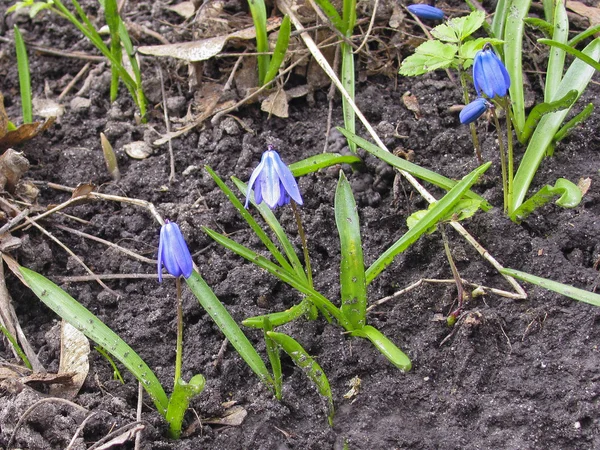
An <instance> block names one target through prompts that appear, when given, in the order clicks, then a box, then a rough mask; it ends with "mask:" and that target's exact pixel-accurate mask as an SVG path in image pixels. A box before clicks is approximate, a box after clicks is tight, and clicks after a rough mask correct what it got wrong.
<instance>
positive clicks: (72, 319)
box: [19, 267, 169, 416]
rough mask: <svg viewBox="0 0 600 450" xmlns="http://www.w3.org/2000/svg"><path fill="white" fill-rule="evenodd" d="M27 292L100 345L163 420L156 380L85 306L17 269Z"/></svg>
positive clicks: (162, 394) (164, 399)
mask: <svg viewBox="0 0 600 450" xmlns="http://www.w3.org/2000/svg"><path fill="white" fill-rule="evenodd" d="M19 271H20V272H21V274H22V275H23V278H24V279H25V283H27V286H28V287H29V289H31V290H32V291H33V293H34V294H35V295H36V296H37V297H38V298H39V299H40V300H41V301H42V302H43V303H44V304H45V305H46V306H48V308H50V309H51V310H52V311H54V312H55V313H56V314H58V315H59V316H60V317H62V318H63V319H64V320H65V321H66V322H68V323H70V324H71V325H73V326H74V327H75V328H77V329H78V330H79V331H81V332H82V333H83V334H85V335H86V336H87V337H88V338H89V339H91V340H92V341H94V342H96V343H98V344H100V345H101V346H102V347H104V348H105V349H106V351H107V352H109V353H110V354H111V355H113V356H114V357H115V358H116V359H118V360H119V361H120V362H121V364H123V365H124V366H125V367H126V368H127V369H128V370H129V371H130V372H131V373H132V374H133V376H135V378H137V380H138V381H140V383H142V386H144V389H146V392H148V395H150V398H152V401H153V402H154V405H155V406H156V409H157V410H158V412H159V413H160V414H161V415H162V416H165V415H166V413H167V406H168V404H169V400H168V398H167V395H166V394H165V391H164V390H163V387H162V386H161V384H160V382H159V381H158V378H156V375H155V374H154V372H152V370H151V369H150V368H149V367H148V365H147V364H146V363H145V362H144V360H143V359H142V358H140V357H139V355H138V354H137V353H136V352H135V351H133V349H132V348H131V347H130V346H129V345H127V343H125V341H123V339H121V338H120V337H119V336H118V335H117V334H116V333H115V332H114V331H112V330H111V329H110V328H108V327H107V326H106V325H105V324H104V323H103V322H102V321H101V320H100V319H98V318H97V317H96V316H95V315H94V314H92V313H91V312H90V311H89V310H88V309H87V308H86V307H85V306H83V305H82V304H81V303H79V302H77V300H75V299H74V298H73V297H71V296H70V295H69V294H67V293H66V292H65V291H63V290H62V289H61V288H59V287H58V286H57V285H56V284H54V283H53V282H52V281H50V280H49V279H47V278H46V277H44V276H42V275H40V274H39V273H36V272H34V271H33V270H29V269H27V268H25V267H19Z"/></svg>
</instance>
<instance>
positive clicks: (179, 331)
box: [175, 277, 183, 385]
mask: <svg viewBox="0 0 600 450" xmlns="http://www.w3.org/2000/svg"><path fill="white" fill-rule="evenodd" d="M175 284H176V286H177V349H176V353H175V385H177V381H178V380H179V379H180V378H181V363H182V360H183V299H182V298H181V277H177V279H176V280H175Z"/></svg>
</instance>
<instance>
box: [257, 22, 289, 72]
mask: <svg viewBox="0 0 600 450" xmlns="http://www.w3.org/2000/svg"><path fill="white" fill-rule="evenodd" d="M291 32H292V25H291V22H290V17H289V16H288V15H286V16H285V17H284V18H283V21H282V22H281V25H280V27H279V35H278V36H277V42H276V43H275V50H274V51H273V57H272V58H271V62H270V63H269V70H267V73H266V75H265V80H264V83H263V84H267V83H269V82H270V81H272V80H273V78H275V75H277V72H279V67H281V64H282V63H283V60H284V59H285V55H286V53H287V49H288V45H289V43H290V34H291Z"/></svg>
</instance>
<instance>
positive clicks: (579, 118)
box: [552, 103, 594, 144]
mask: <svg viewBox="0 0 600 450" xmlns="http://www.w3.org/2000/svg"><path fill="white" fill-rule="evenodd" d="M593 111H594V104H593V103H588V104H587V106H586V107H585V108H583V111H581V112H580V113H579V114H577V115H576V116H575V117H573V118H572V119H571V120H569V121H568V122H567V123H565V124H564V125H563V126H562V127H561V129H560V130H558V131H557V132H556V134H555V135H554V139H553V140H552V141H553V144H556V143H557V142H560V141H562V140H563V139H564V138H565V137H567V136H568V135H569V133H570V132H571V130H572V129H573V128H575V127H576V126H577V125H579V124H580V123H581V122H583V121H584V120H585V119H587V118H588V117H590V115H591V114H592V112H593Z"/></svg>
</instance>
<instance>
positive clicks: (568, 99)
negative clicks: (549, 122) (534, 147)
mask: <svg viewBox="0 0 600 450" xmlns="http://www.w3.org/2000/svg"><path fill="white" fill-rule="evenodd" d="M577 97H579V93H578V92H577V91H576V90H574V89H573V90H571V91H569V92H567V93H566V95H565V96H564V97H562V98H560V99H558V100H556V101H554V102H550V103H546V102H544V103H538V104H537V105H535V107H534V108H533V109H532V110H531V112H530V113H529V116H527V121H526V122H525V126H524V127H523V132H522V133H521V134H520V135H519V142H520V143H521V144H525V143H527V141H528V140H529V138H530V137H531V135H532V134H533V132H534V131H535V127H537V125H538V124H539V123H540V120H542V117H544V115H545V114H549V113H553V112H557V111H560V110H561V109H566V108H570V107H571V106H573V103H575V102H576V101H577Z"/></svg>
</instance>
